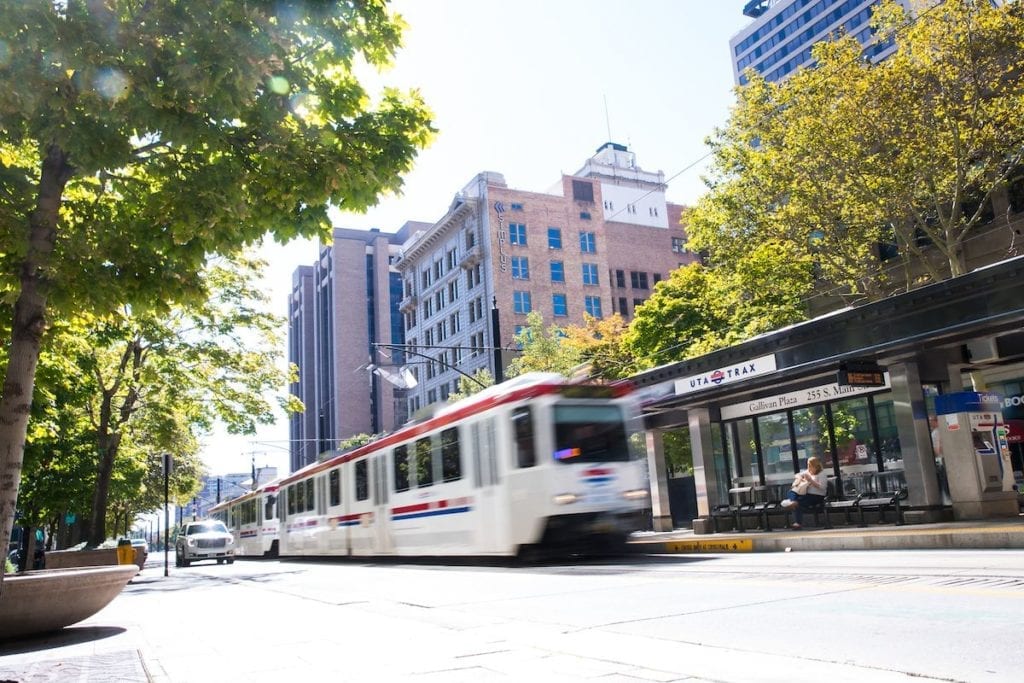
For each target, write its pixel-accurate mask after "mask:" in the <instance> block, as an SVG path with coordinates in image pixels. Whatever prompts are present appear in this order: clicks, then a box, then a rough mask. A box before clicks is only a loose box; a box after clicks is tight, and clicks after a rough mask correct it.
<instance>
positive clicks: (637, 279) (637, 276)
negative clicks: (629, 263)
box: [629, 270, 649, 289]
mask: <svg viewBox="0 0 1024 683" xmlns="http://www.w3.org/2000/svg"><path fill="white" fill-rule="evenodd" d="M629 283H630V284H631V285H633V289H649V287H648V286H647V273H644V272H638V271H635V270H631V271H629Z"/></svg>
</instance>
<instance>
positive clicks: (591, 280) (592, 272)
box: [583, 263, 598, 285]
mask: <svg viewBox="0 0 1024 683" xmlns="http://www.w3.org/2000/svg"><path fill="white" fill-rule="evenodd" d="M583 284H585V285H596V284H598V281H597V264H596V263H584V264H583Z"/></svg>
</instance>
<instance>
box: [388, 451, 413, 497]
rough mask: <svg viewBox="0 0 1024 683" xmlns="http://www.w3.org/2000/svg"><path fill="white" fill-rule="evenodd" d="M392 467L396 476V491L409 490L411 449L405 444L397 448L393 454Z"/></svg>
mask: <svg viewBox="0 0 1024 683" xmlns="http://www.w3.org/2000/svg"><path fill="white" fill-rule="evenodd" d="M391 458H392V460H391V467H392V469H393V470H394V476H395V491H408V490H409V447H408V446H406V445H405V444H402V445H401V446H395V450H394V452H393V453H392V454H391Z"/></svg>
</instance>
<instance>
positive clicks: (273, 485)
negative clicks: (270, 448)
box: [210, 477, 281, 512]
mask: <svg viewBox="0 0 1024 683" xmlns="http://www.w3.org/2000/svg"><path fill="white" fill-rule="evenodd" d="M280 483H281V479H280V477H279V478H277V479H275V480H273V481H270V482H267V483H266V484H263V485H262V486H260V487H259V488H257V489H253V490H252V491H249V492H247V493H243V494H242V495H240V496H235V497H234V498H229V499H228V500H222V501H221V502H219V503H217V504H216V505H214V506H212V507H211V508H210V512H214V511H216V510H221V509H223V508H226V507H228V506H229V505H234V504H236V503H241V502H243V501H246V500H248V499H250V498H255V497H257V496H259V495H260V494H263V493H274V492H276V491H277V488H278V485H279V484H280Z"/></svg>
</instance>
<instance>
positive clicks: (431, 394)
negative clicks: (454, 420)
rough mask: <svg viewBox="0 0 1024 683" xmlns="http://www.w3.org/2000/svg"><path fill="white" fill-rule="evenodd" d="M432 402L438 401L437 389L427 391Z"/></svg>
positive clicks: (428, 399)
mask: <svg viewBox="0 0 1024 683" xmlns="http://www.w3.org/2000/svg"><path fill="white" fill-rule="evenodd" d="M428 374H429V373H428ZM431 377H433V375H431ZM431 403H437V389H431V390H430V391H428V392H427V405H430V404H431ZM424 485H425V486H429V485H430V484H420V486H424Z"/></svg>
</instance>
